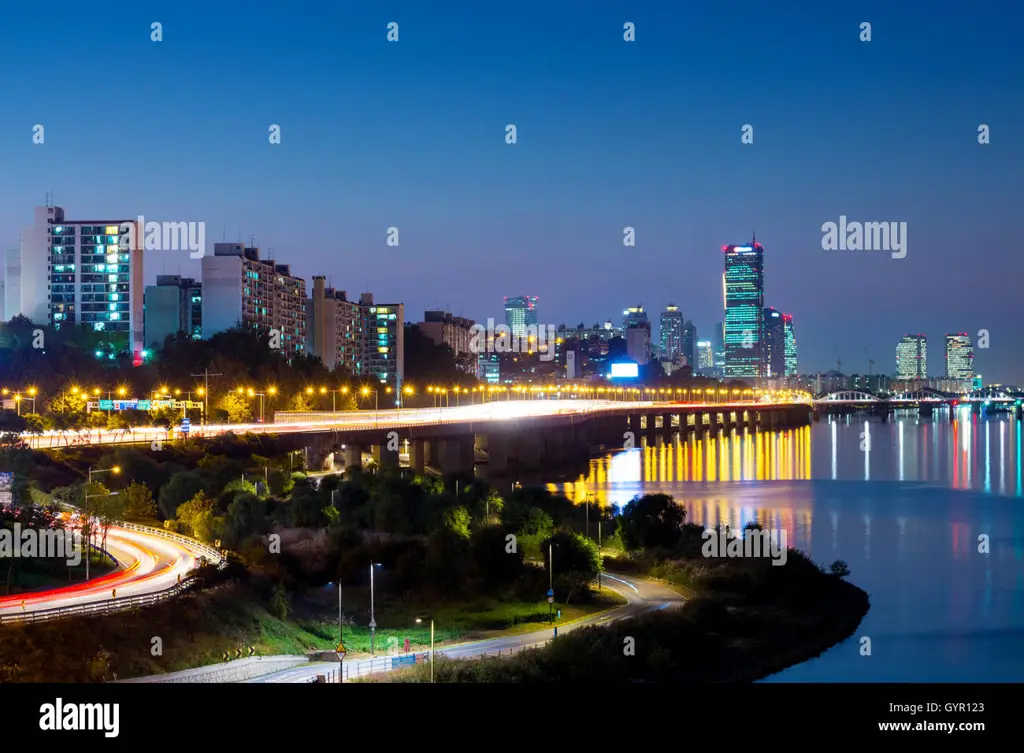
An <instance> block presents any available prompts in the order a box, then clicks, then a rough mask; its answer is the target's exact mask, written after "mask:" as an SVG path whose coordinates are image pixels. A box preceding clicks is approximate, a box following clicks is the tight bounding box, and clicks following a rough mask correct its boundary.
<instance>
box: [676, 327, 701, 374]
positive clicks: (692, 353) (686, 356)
mask: <svg viewBox="0 0 1024 753" xmlns="http://www.w3.org/2000/svg"><path fill="white" fill-rule="evenodd" d="M676 360H677V361H678V362H679V363H680V364H681V365H684V366H689V367H690V368H691V369H694V370H696V364H697V327H696V325H694V323H693V322H691V321H687V322H686V324H684V325H683V347H682V352H681V353H680V354H679V356H678V358H677V359H676Z"/></svg>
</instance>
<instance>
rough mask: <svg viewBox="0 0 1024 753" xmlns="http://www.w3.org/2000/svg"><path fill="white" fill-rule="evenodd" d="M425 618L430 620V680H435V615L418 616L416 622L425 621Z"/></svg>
mask: <svg viewBox="0 0 1024 753" xmlns="http://www.w3.org/2000/svg"><path fill="white" fill-rule="evenodd" d="M424 620H430V681H431V682H433V681H434V618H433V617H417V618H416V622H418V623H421V624H422V623H423V621H424Z"/></svg>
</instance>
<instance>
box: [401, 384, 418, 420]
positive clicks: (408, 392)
mask: <svg viewBox="0 0 1024 753" xmlns="http://www.w3.org/2000/svg"><path fill="white" fill-rule="evenodd" d="M402 394H403V395H408V396H409V397H412V396H413V395H414V394H415V391H414V390H413V388H412V387H409V386H406V387H403V388H402ZM404 402H405V401H404V400H402V399H401V398H399V400H398V413H399V415H401V413H402V403H404Z"/></svg>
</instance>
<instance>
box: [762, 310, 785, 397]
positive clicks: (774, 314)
mask: <svg viewBox="0 0 1024 753" xmlns="http://www.w3.org/2000/svg"><path fill="white" fill-rule="evenodd" d="M764 347H765V356H764V361H765V377H767V378H769V379H777V378H778V377H781V376H785V373H786V326H785V322H784V321H783V319H782V314H780V313H779V312H778V311H776V310H775V308H774V307H772V306H769V307H768V308H766V309H765V310H764Z"/></svg>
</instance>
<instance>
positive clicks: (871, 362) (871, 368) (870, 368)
mask: <svg viewBox="0 0 1024 753" xmlns="http://www.w3.org/2000/svg"><path fill="white" fill-rule="evenodd" d="M864 355H866V356H867V357H868V378H869V379H870V378H871V372H873V371H874V370H875V362H874V360H873V359H872V358H871V354H870V353H868V346H867V345H865V346H864Z"/></svg>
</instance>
